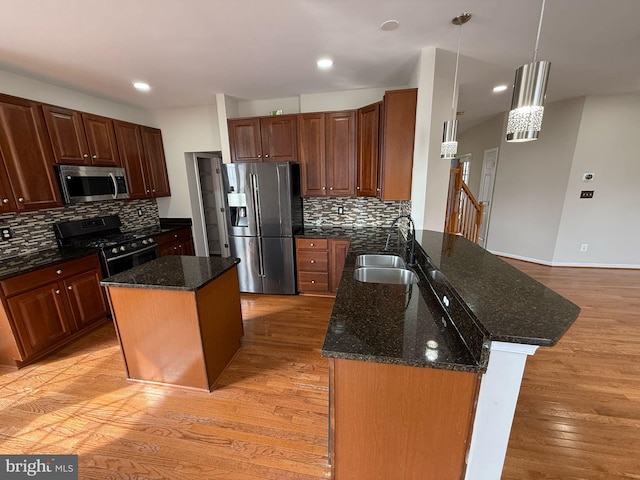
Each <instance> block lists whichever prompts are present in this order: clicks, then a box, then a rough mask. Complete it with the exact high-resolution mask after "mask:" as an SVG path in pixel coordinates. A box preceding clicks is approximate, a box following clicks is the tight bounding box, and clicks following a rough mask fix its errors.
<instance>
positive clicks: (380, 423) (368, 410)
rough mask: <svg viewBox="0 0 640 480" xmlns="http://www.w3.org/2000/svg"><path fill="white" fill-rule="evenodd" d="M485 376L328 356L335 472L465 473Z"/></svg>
mask: <svg viewBox="0 0 640 480" xmlns="http://www.w3.org/2000/svg"><path fill="white" fill-rule="evenodd" d="M479 377H480V375H479V374H477V373H471V372H458V371H452V370H441V369H435V368H425V367H411V366H405V365H392V364H386V363H376V362H364V361H359V360H347V359H337V358H336V359H334V358H331V359H329V425H330V455H331V469H332V476H331V478H333V479H334V480H388V479H403V480H414V479H415V480H418V479H420V480H443V479H461V478H463V477H464V474H465V467H466V465H465V455H466V452H467V448H468V446H469V440H470V435H471V426H472V422H473V415H474V408H475V406H474V405H475V401H476V399H477V396H478V387H479V383H480V382H479Z"/></svg>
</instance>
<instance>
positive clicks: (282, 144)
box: [228, 115, 298, 162]
mask: <svg viewBox="0 0 640 480" xmlns="http://www.w3.org/2000/svg"><path fill="white" fill-rule="evenodd" d="M296 118H297V115H274V116H270V117H253V118H235V119H230V120H228V126H229V144H230V148H231V161H232V162H297V161H298V144H297V122H296Z"/></svg>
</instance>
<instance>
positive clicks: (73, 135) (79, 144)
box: [42, 105, 91, 165]
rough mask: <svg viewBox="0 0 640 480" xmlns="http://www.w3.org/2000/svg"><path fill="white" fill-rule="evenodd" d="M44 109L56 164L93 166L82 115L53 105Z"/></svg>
mask: <svg viewBox="0 0 640 480" xmlns="http://www.w3.org/2000/svg"><path fill="white" fill-rule="evenodd" d="M42 108H43V110H44V118H45V121H46V124H47V132H48V134H49V140H50V141H51V147H52V148H53V156H54V158H55V161H56V163H59V164H74V165H91V158H90V157H89V146H88V145H87V137H86V135H85V131H84V125H83V123H82V114H81V113H80V112H76V111H75V110H69V109H66V108H61V107H54V106H53V105H43V106H42Z"/></svg>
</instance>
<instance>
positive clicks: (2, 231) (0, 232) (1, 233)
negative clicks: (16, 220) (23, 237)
mask: <svg viewBox="0 0 640 480" xmlns="http://www.w3.org/2000/svg"><path fill="white" fill-rule="evenodd" d="M10 238H12V235H11V229H10V228H9V227H2V228H0V239H2V240H9V239H10Z"/></svg>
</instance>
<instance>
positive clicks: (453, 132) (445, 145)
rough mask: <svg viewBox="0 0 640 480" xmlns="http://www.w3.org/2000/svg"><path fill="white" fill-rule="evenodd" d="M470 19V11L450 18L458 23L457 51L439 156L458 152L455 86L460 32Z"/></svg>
mask: <svg viewBox="0 0 640 480" xmlns="http://www.w3.org/2000/svg"><path fill="white" fill-rule="evenodd" d="M469 20H471V14H470V13H461V14H460V15H458V16H457V17H455V18H453V19H452V20H451V23H453V24H454V25H458V26H459V27H460V29H459V30H458V51H457V53H456V73H455V75H454V76H453V98H452V99H451V120H447V121H446V122H444V129H443V131H442V146H441V147H440V158H446V159H451V158H455V156H456V153H458V140H457V136H458V120H456V87H457V84H458V62H459V60H460V34H461V33H462V25H464V24H465V23H467V22H468V21H469Z"/></svg>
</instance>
